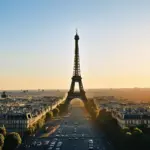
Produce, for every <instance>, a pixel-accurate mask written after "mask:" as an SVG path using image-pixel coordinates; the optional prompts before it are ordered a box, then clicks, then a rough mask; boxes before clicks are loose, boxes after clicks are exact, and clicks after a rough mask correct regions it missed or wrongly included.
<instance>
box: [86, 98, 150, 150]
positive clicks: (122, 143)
mask: <svg viewBox="0 0 150 150" xmlns="http://www.w3.org/2000/svg"><path fill="white" fill-rule="evenodd" d="M85 107H86V109H87V110H88V112H89V113H90V115H91V117H92V119H93V121H94V122H95V125H96V126H97V127H98V128H99V129H100V130H103V131H104V132H105V134H106V136H107V138H108V139H110V141H111V142H112V143H113V145H114V147H115V149H116V150H133V149H136V150H141V149H144V150H147V149H150V144H149V143H150V136H149V134H147V133H148V132H143V131H147V130H145V129H144V128H142V130H143V131H142V130H141V128H140V127H136V128H128V127H126V128H124V129H121V128H120V127H119V126H118V124H117V121H116V120H115V119H114V118H112V116H111V113H110V112H107V111H106V110H105V109H103V110H99V108H98V107H97V105H96V103H95V102H94V100H93V99H91V100H88V102H87V103H86V104H85Z"/></svg>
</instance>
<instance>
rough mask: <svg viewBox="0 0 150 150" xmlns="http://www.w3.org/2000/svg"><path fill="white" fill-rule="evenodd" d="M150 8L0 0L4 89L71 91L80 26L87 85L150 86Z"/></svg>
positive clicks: (141, 4)
mask: <svg viewBox="0 0 150 150" xmlns="http://www.w3.org/2000/svg"><path fill="white" fill-rule="evenodd" d="M149 6H150V2H149V1H148V0H145V1H141V2H136V1H135V0H130V1H129V0H127V1H125V2H120V1H119V0H114V1H113V2H112V1H111V0H107V1H105V2H101V1H98V0H95V1H94V2H91V1H85V0H83V1H82V2H81V1H79V0H77V1H72V2H70V1H67V0H66V1H65V2H59V3H58V2H54V1H51V2H50V1H45V2H41V1H39V0H36V2H35V1H34V0H33V1H29V0H27V1H25V2H19V1H13V2H12V1H5V2H4V1H3V2H2V1H1V2H0V19H1V24H0V53H1V54H0V67H1V74H0V83H1V84H0V88H1V90H3V89H4V90H11V89H12V90H20V89H69V87H70V82H71V77H72V74H73V61H74V47H75V45H74V35H75V29H76V28H78V34H79V36H80V40H79V51H80V63H81V74H82V77H83V84H84V88H85V89H91V88H127V87H128V88H132V87H150V67H149V65H148V64H150V60H149V55H150V52H149V49H150V45H149V39H150V30H149V27H150V19H149V18H150V10H149Z"/></svg>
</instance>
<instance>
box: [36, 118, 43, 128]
mask: <svg viewBox="0 0 150 150" xmlns="http://www.w3.org/2000/svg"><path fill="white" fill-rule="evenodd" d="M43 125H44V119H40V120H39V121H38V122H37V124H36V129H41V128H42V127H43Z"/></svg>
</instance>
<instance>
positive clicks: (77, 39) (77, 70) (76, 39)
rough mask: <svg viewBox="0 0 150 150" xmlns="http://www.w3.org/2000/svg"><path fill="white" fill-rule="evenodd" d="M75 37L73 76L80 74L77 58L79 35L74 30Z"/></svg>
mask: <svg viewBox="0 0 150 150" xmlns="http://www.w3.org/2000/svg"><path fill="white" fill-rule="evenodd" d="M74 39H75V56H74V69H73V76H80V75H81V74H80V59H79V46H78V41H79V35H78V33H77V30H76V35H75V37H74Z"/></svg>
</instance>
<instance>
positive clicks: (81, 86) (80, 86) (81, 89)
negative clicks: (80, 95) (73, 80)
mask: <svg viewBox="0 0 150 150" xmlns="http://www.w3.org/2000/svg"><path fill="white" fill-rule="evenodd" d="M79 90H80V92H81V91H84V90H83V84H82V81H81V80H80V81H79Z"/></svg>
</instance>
